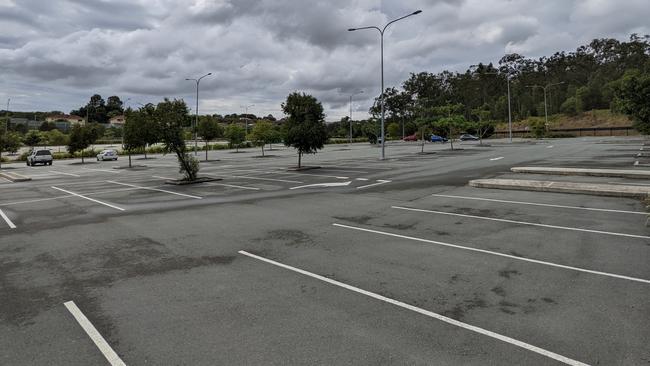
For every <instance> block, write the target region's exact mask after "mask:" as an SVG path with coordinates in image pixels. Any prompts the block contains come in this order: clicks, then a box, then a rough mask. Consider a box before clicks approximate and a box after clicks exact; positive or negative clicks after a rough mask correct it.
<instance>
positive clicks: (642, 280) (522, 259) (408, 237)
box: [332, 223, 650, 284]
mask: <svg viewBox="0 0 650 366" xmlns="http://www.w3.org/2000/svg"><path fill="white" fill-rule="evenodd" d="M332 225H334V226H337V227H341V228H345V229H351V230H357V231H365V232H368V233H373V234H379V235H385V236H391V237H394V238H400V239H407V240H413V241H419V242H422V243H428V244H435V245H440V246H445V247H450V248H456V249H462V250H467V251H470V252H477V253H484V254H490V255H495V256H499V257H505V258H509V259H514V260H518V261H524V262H530V263H536V264H542V265H545V266H550V267H557V268H563V269H568V270H571V271H577V272H585V273H591V274H595V275H599V276H606V277H613V278H619V279H623V280H628V281H634V282H641V283H646V284H650V280H646V279H643V278H637V277H630V276H624V275H619V274H615V273H609V272H601V271H594V270H591V269H585V268H580V267H572V266H566V265H564V264H557V263H552V262H546V261H541V260H537V259H530V258H525V257H518V256H516V255H512V254H505V253H499V252H493V251H491V250H485V249H478V248H472V247H466V246H462V245H457V244H450V243H444V242H441V241H435V240H429V239H422V238H416V237H413V236H406V235H400V234H393V233H389V232H386V231H379V230H371V229H365V228H361V227H356V226H350V225H343V224H336V223H335V224H332Z"/></svg>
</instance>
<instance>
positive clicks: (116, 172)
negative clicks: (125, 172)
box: [81, 168, 120, 174]
mask: <svg viewBox="0 0 650 366" xmlns="http://www.w3.org/2000/svg"><path fill="white" fill-rule="evenodd" d="M81 169H85V170H91V171H94V172H104V173H113V174H118V173H119V172H120V171H119V170H108V169H92V168H81Z"/></svg>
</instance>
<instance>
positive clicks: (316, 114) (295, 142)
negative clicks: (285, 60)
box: [282, 92, 327, 168]
mask: <svg viewBox="0 0 650 366" xmlns="http://www.w3.org/2000/svg"><path fill="white" fill-rule="evenodd" d="M282 111H283V112H284V114H286V115H287V116H288V118H287V122H286V123H285V128H286V136H285V139H284V144H285V145H286V146H292V147H294V148H295V149H297V150H298V168H300V167H301V161H302V155H303V154H315V153H316V152H318V150H320V149H322V148H323V146H324V145H325V142H326V141H327V128H326V126H325V114H324V113H323V105H322V104H321V103H320V102H319V101H318V100H317V99H316V98H314V97H313V96H311V95H307V94H305V93H298V92H293V93H291V94H289V96H288V97H287V101H286V102H284V103H282Z"/></svg>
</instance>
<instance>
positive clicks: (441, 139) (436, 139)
mask: <svg viewBox="0 0 650 366" xmlns="http://www.w3.org/2000/svg"><path fill="white" fill-rule="evenodd" d="M431 142H440V143H443V142H447V138H445V137H442V136H438V135H431Z"/></svg>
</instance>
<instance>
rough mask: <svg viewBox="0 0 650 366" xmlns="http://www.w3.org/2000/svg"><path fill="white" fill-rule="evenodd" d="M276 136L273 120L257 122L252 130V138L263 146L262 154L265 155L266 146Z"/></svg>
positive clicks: (256, 143)
mask: <svg viewBox="0 0 650 366" xmlns="http://www.w3.org/2000/svg"><path fill="white" fill-rule="evenodd" d="M276 138H277V137H276V132H275V130H274V129H273V124H272V123H271V122H267V121H261V122H257V123H256V124H255V126H254V127H253V129H252V130H251V140H252V141H253V143H254V144H255V145H257V146H261V147H262V156H264V146H265V145H266V144H270V143H272V142H273V141H274V140H275V139H276Z"/></svg>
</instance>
